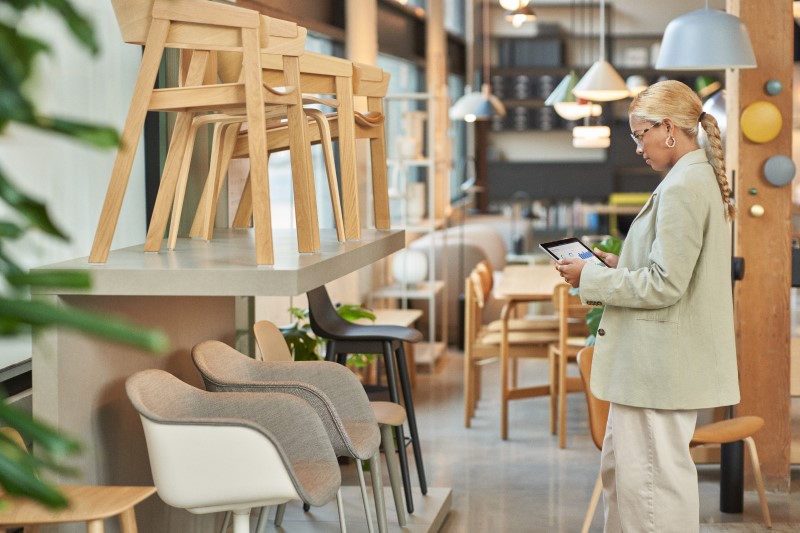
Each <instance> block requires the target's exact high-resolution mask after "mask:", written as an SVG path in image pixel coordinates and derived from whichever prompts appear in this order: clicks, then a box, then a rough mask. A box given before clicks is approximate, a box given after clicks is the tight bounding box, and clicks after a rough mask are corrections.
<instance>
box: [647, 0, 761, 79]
mask: <svg viewBox="0 0 800 533" xmlns="http://www.w3.org/2000/svg"><path fill="white" fill-rule="evenodd" d="M755 67H756V57H755V54H754V53H753V46H752V44H750V35H749V34H748V33H747V28H746V27H745V25H744V23H742V21H741V20H740V19H739V17H736V16H734V15H731V14H730V13H726V12H724V11H720V10H718V9H709V8H708V0H706V7H705V8H704V9H698V10H696V11H691V12H689V13H686V14H684V15H681V16H680V17H678V18H676V19H674V20H673V21H672V22H670V23H669V24H668V25H667V29H666V30H664V38H663V39H662V41H661V50H660V52H659V54H658V60H657V61H656V68H657V69H662V70H719V69H726V68H755Z"/></svg>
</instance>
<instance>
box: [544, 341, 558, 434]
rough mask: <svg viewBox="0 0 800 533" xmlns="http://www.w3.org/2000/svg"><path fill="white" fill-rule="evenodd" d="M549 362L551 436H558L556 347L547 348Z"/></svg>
mask: <svg viewBox="0 0 800 533" xmlns="http://www.w3.org/2000/svg"><path fill="white" fill-rule="evenodd" d="M547 361H548V363H549V367H550V434H551V435H555V434H556V429H557V428H556V416H558V358H557V356H556V352H555V347H554V346H553V345H552V344H551V345H550V346H549V347H548V348H547Z"/></svg>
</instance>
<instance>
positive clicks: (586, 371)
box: [577, 346, 772, 533]
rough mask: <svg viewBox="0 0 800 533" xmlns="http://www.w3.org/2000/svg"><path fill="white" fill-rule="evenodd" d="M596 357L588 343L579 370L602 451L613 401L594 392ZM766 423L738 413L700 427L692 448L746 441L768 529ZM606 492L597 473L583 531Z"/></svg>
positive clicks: (580, 356) (580, 354)
mask: <svg viewBox="0 0 800 533" xmlns="http://www.w3.org/2000/svg"><path fill="white" fill-rule="evenodd" d="M593 358H594V346H587V347H585V348H583V349H581V350H580V351H579V352H578V356H577V359H578V369H579V370H580V374H581V380H582V381H583V386H584V387H583V388H584V390H585V391H586V405H587V407H588V409H589V431H590V432H591V435H592V441H593V442H594V444H595V446H597V449H598V450H602V449H603V439H604V438H605V433H606V424H607V423H608V413H609V409H610V407H611V404H610V403H609V402H607V401H605V400H601V399H600V398H598V397H596V396H595V395H594V394H592V390H591V387H590V383H591V380H592V359H593ZM763 426H764V420H763V419H762V418H760V417H758V416H738V417H734V418H730V419H727V420H721V421H719V422H713V423H711V424H704V425H701V426H697V427H696V428H695V430H694V435H693V436H692V440H691V442H690V443H689V446H690V447H697V446H710V445H720V444H726V443H729V442H737V441H740V440H743V441H744V442H745V444H746V445H747V450H748V452H749V454H750V463H751V465H752V468H753V477H754V478H755V482H756V489H757V490H758V499H759V502H760V503H761V513H762V515H763V517H764V524H765V525H766V526H767V528H772V519H771V518H770V515H769V505H768V504H767V496H766V493H765V492H764V480H763V478H762V476H761V465H760V464H759V461H758V451H757V450H756V444H755V441H753V434H754V433H755V432H757V431H758V430H759V429H761V428H762V427H763ZM602 492H603V480H602V478H601V477H600V474H599V473H598V474H597V481H596V482H595V484H594V490H593V491H592V497H591V499H590V501H589V508H588V509H587V510H586V517H585V518H584V520H583V527H582V528H581V533H588V532H589V526H590V525H591V524H592V518H593V517H594V513H595V510H596V509H597V504H598V502H599V501H600V495H601V494H602Z"/></svg>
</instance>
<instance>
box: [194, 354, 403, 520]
mask: <svg viewBox="0 0 800 533" xmlns="http://www.w3.org/2000/svg"><path fill="white" fill-rule="evenodd" d="M192 359H193V360H194V364H195V366H196V367H197V370H198V371H199V372H200V375H201V376H202V378H203V382H204V383H205V386H206V388H207V389H208V390H209V391H223V392H228V393H231V392H234V393H242V392H253V391H259V392H265V391H269V392H281V393H286V394H292V395H294V396H296V397H298V398H302V399H303V400H304V401H306V402H307V403H308V405H310V406H311V407H312V409H313V410H314V411H316V413H317V415H318V416H319V417H320V419H321V420H322V423H323V426H324V428H325V431H326V440H328V441H329V442H330V444H331V445H332V447H333V450H334V453H335V454H336V455H337V456H339V457H351V458H353V459H355V461H356V467H357V468H356V470H357V472H358V476H359V482H360V485H361V494H362V499H363V501H364V510H365V514H366V517H367V523H368V527H369V531H372V519H371V516H370V510H369V507H370V506H369V499H368V495H367V490H366V484H365V482H364V477H363V471H362V461H363V460H369V465H370V474H371V478H372V487H373V493H374V496H375V507H376V510H377V514H378V528H379V531H381V532H384V531H387V529H388V523H387V520H386V511H385V502H384V498H383V487H382V477H381V463H380V441H381V435H380V430H379V428H378V423H377V421H376V419H375V415H374V414H373V410H372V408H371V407H370V403H369V399H368V398H367V395H366V393H365V392H364V388H363V387H362V385H361V383H359V381H358V380H357V379H356V377H355V376H354V375H353V373H352V372H350V371H349V370H347V369H346V368H345V367H343V366H341V365H338V364H336V363H329V362H324V361H300V362H291V361H290V362H279V361H270V362H266V361H256V360H254V359H251V358H250V357H248V356H246V355H244V354H242V353H240V352H238V351H237V350H235V349H233V348H231V347H230V346H228V345H226V344H224V343H222V342H219V341H205V342H201V343H199V344H197V345H196V346H195V347H194V348H193V349H192ZM308 442H314V441H311V440H307V441H306V444H308ZM280 520H281V515H278V517H276V523H277V524H278V525H279V524H280Z"/></svg>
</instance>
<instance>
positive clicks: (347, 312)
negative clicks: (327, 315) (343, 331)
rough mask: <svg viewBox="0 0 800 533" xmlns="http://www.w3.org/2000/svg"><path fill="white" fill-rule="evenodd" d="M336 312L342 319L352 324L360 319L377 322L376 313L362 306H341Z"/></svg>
mask: <svg viewBox="0 0 800 533" xmlns="http://www.w3.org/2000/svg"><path fill="white" fill-rule="evenodd" d="M336 312H337V313H339V316H340V317H342V318H344V319H345V320H349V321H350V322H355V321H356V320H358V319H360V318H367V319H369V320H371V321H373V322H375V313H373V312H372V311H370V310H369V309H367V308H366V307H362V306H360V305H354V304H345V305H340V306H339V307H337V308H336Z"/></svg>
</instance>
